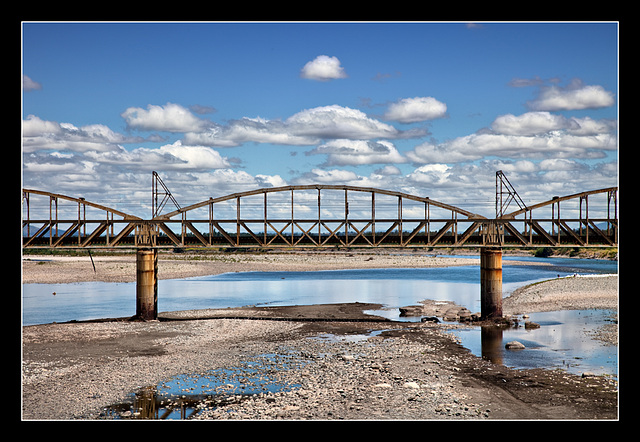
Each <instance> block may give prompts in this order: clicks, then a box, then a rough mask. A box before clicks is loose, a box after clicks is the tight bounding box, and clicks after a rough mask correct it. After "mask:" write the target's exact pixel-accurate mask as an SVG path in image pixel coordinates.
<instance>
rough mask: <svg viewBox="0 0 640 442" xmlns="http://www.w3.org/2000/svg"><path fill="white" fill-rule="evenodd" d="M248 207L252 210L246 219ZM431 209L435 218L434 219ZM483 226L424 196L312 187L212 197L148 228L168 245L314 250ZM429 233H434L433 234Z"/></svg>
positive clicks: (428, 239)
mask: <svg viewBox="0 0 640 442" xmlns="http://www.w3.org/2000/svg"><path fill="white" fill-rule="evenodd" d="M296 192H297V193H296ZM250 201H251V203H250ZM225 204H226V206H225ZM250 204H252V205H253V206H252V207H253V209H252V210H251V215H248V216H246V215H245V213H246V211H248V210H246V209H247V207H249V206H250ZM329 206H331V208H330V209H329V208H328V207H329ZM225 207H226V212H225V210H224V208H225ZM241 207H242V209H243V210H242V213H241ZM383 207H386V209H385V210H384V212H383V211H382V210H381V209H382V208H383ZM432 210H433V211H434V212H438V211H439V212H438V213H436V216H433V217H432V216H431V211H432ZM381 212H383V213H381ZM205 214H206V215H205ZM484 219H486V218H485V217H483V216H480V215H477V214H474V213H472V212H470V211H468V210H465V209H461V208H459V207H456V206H453V205H450V204H446V203H442V202H440V201H436V200H433V199H431V198H428V197H421V196H416V195H411V194H408V193H403V192H397V191H391V190H383V189H377V188H372V187H357V186H347V185H323V184H311V185H297V186H282V187H268V188H260V189H255V190H250V191H246V192H238V193H233V194H230V195H225V196H221V197H217V198H209V199H208V200H205V201H201V202H199V203H196V204H192V205H189V206H186V207H182V208H178V209H177V210H174V211H172V212H169V213H167V214H163V215H158V216H156V217H155V218H154V219H153V221H156V222H157V223H158V226H159V228H160V230H161V231H162V232H164V234H165V235H166V236H167V237H169V239H170V240H171V242H172V243H173V244H179V243H180V244H184V241H185V233H186V234H187V235H191V236H195V237H196V238H197V239H198V240H199V243H198V244H199V245H201V246H202V245H203V246H213V245H214V244H216V243H217V244H221V245H226V246H235V247H240V246H243V245H246V246H249V245H250V246H260V247H268V246H290V247H291V246H309V247H318V246H381V245H394V246H407V245H410V244H411V245H417V244H416V243H420V244H421V245H427V244H433V245H435V243H436V242H438V241H440V240H441V239H443V237H444V236H447V235H448V234H449V233H450V234H451V235H452V236H453V237H454V238H453V239H449V242H450V243H451V244H454V243H455V242H457V239H458V235H457V227H458V220H460V222H465V221H466V222H468V223H471V226H472V227H473V228H472V229H471V230H469V231H468V232H465V233H466V237H468V236H470V235H471V234H472V233H474V232H475V231H476V230H477V229H478V227H479V222H480V221H481V220H484ZM176 222H181V223H182V226H183V230H182V233H181V237H180V238H179V237H178V234H176V233H174V232H173V231H172V230H171V229H170V228H169V225H170V223H176ZM199 226H202V227H199ZM432 227H435V228H436V231H434V232H431V228H432ZM204 230H208V237H207V234H205V233H203V232H204ZM212 232H213V233H212ZM454 232H455V233H454ZM216 236H217V239H216V238H215V237H216Z"/></svg>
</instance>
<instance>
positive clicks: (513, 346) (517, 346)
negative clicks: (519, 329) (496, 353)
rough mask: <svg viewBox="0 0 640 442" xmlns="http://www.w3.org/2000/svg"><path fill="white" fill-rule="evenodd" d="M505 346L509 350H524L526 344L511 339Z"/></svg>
mask: <svg viewBox="0 0 640 442" xmlns="http://www.w3.org/2000/svg"><path fill="white" fill-rule="evenodd" d="M504 348H506V349H509V350H522V349H523V348H525V347H524V344H523V343H522V342H518V341H509V342H507V343H506V344H505V345H504Z"/></svg>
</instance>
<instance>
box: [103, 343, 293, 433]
mask: <svg viewBox="0 0 640 442" xmlns="http://www.w3.org/2000/svg"><path fill="white" fill-rule="evenodd" d="M291 368H292V367H291V363H290V361H289V358H288V356H287V355H275V354H264V355H259V356H258V357H257V359H255V360H251V361H244V362H243V363H242V364H241V365H239V366H238V367H232V368H225V369H216V370H210V371H209V372H207V373H205V374H184V375H180V376H175V377H173V378H171V379H168V380H166V381H165V382H163V383H162V384H159V385H154V386H147V387H143V388H140V389H138V391H136V392H133V393H131V394H130V395H129V397H128V398H127V400H125V401H124V402H121V403H117V404H112V405H109V406H107V407H105V408H104V410H103V412H104V415H105V416H108V417H111V418H115V419H161V420H175V419H189V418H191V417H193V416H194V415H196V414H198V413H199V412H200V411H201V410H202V409H205V408H210V409H213V408H217V407H218V406H221V405H228V404H231V403H237V402H241V401H243V400H245V399H246V398H248V397H250V396H252V395H258V394H261V393H276V392H280V391H287V390H290V389H292V388H296V387H299V385H295V384H288V383H285V382H282V381H280V380H279V379H277V378H276V376H274V374H275V373H277V372H279V371H281V370H288V369H291ZM265 373H266V374H265ZM270 373H271V375H270Z"/></svg>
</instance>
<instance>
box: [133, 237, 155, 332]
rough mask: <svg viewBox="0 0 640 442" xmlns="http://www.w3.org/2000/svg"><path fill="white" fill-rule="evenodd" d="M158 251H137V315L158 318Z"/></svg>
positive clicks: (142, 317)
mask: <svg viewBox="0 0 640 442" xmlns="http://www.w3.org/2000/svg"><path fill="white" fill-rule="evenodd" d="M157 308H158V251H157V250H156V249H138V250H137V253H136V317H137V318H138V319H141V320H143V321H151V320H154V319H158V312H157Z"/></svg>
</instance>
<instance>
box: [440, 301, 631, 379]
mask: <svg viewBox="0 0 640 442" xmlns="http://www.w3.org/2000/svg"><path fill="white" fill-rule="evenodd" d="M611 314H612V311H610V310H566V311H557V312H545V313H531V315H530V316H531V317H530V320H531V321H533V322H535V323H537V324H539V325H540V328H537V329H528V330H527V329H525V328H524V327H523V326H522V323H520V326H519V327H518V328H508V329H504V330H503V329H498V328H495V327H473V328H470V329H460V330H452V331H451V333H453V334H455V335H456V336H457V337H458V338H459V339H460V343H461V345H463V346H464V347H466V348H467V349H469V351H471V353H473V354H474V355H476V356H478V357H482V358H484V359H487V360H490V361H491V362H493V363H496V364H502V365H505V366H507V367H511V368H515V369H522V368H547V369H561V370H565V371H567V372H569V373H572V374H582V373H594V374H598V375H606V376H611V377H612V378H613V379H617V378H618V347H617V346H616V345H606V344H605V343H603V342H601V341H598V340H597V339H593V335H594V334H595V331H596V330H597V329H598V328H599V327H601V326H603V325H605V324H607V323H610V321H611V319H610V317H611ZM509 341H518V342H520V343H522V344H524V346H525V348H524V349H522V350H507V349H505V344H506V343H507V342H509Z"/></svg>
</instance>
